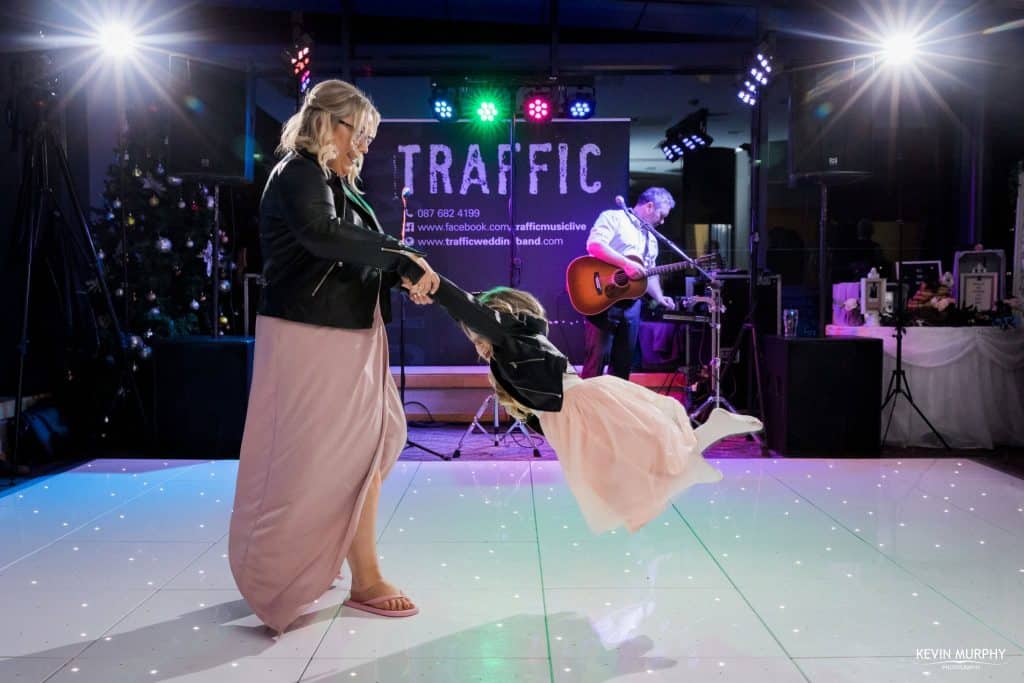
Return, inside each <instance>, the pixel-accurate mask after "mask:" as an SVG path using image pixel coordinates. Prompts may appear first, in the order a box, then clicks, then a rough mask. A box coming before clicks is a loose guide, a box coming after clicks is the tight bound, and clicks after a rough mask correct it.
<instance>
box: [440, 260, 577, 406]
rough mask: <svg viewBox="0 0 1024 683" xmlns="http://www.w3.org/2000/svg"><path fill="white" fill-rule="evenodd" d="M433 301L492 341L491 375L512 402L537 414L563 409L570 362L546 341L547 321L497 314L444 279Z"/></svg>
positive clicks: (532, 317) (523, 316)
mask: <svg viewBox="0 0 1024 683" xmlns="http://www.w3.org/2000/svg"><path fill="white" fill-rule="evenodd" d="M434 300H435V301H436V302H437V303H439V304H441V305H442V306H444V307H445V309H446V310H447V311H448V313H449V315H451V316H452V317H453V318H455V319H456V320H457V321H459V322H461V323H463V324H464V325H466V327H468V328H469V329H471V330H473V331H474V332H476V333H477V334H479V335H480V336H481V337H484V338H485V339H487V341H489V342H490V343H491V345H492V346H493V353H492V356H491V363H490V365H491V374H492V375H494V379H495V380H496V381H497V382H498V384H500V385H501V386H502V387H503V388H504V389H505V391H507V392H508V393H509V394H510V395H511V396H512V397H513V398H514V399H516V400H517V401H519V402H520V403H522V404H523V405H524V406H526V407H527V408H531V409H533V410H540V411H545V412H552V413H554V412H558V411H560V410H561V409H562V395H563V394H562V376H563V375H564V374H565V370H566V367H568V364H569V361H568V359H567V358H566V357H565V356H564V355H563V354H562V352H561V351H559V350H558V348H557V347H556V346H555V345H554V344H552V343H551V341H550V340H549V339H548V338H547V336H546V335H547V333H548V323H547V321H546V320H543V319H541V318H536V317H534V316H531V315H527V314H525V313H521V314H519V315H518V316H513V315H510V314H508V313H502V312H499V311H495V310H494V309H492V308H488V307H487V306H484V305H483V304H481V303H480V302H479V301H477V299H476V297H474V296H473V295H472V294H469V293H468V292H466V291H464V290H462V289H460V288H459V287H457V286H456V285H455V284H453V283H452V282H451V281H450V280H448V279H446V278H444V277H442V278H441V286H440V287H439V288H438V290H437V293H436V294H434Z"/></svg>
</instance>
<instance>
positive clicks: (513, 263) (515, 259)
mask: <svg viewBox="0 0 1024 683" xmlns="http://www.w3.org/2000/svg"><path fill="white" fill-rule="evenodd" d="M508 148H509V152H508V154H509V169H508V187H509V192H508V204H507V205H506V206H507V211H508V229H509V275H508V279H509V285H510V286H511V287H518V286H519V276H520V274H521V273H522V269H523V262H522V259H521V258H520V257H519V242H518V240H517V238H516V221H515V194H516V193H515V187H516V165H515V156H514V155H515V149H516V115H515V112H513V113H512V115H511V118H510V119H509V147H508ZM476 294H477V293H476V292H474V296H475V295H476ZM488 406H491V407H492V408H493V411H494V412H493V415H494V432H493V434H492V436H493V437H494V445H495V446H498V445H500V444H501V442H502V441H504V440H505V439H506V438H508V437H509V436H511V435H512V432H514V431H516V430H518V431H519V432H521V433H522V434H523V435H525V436H526V438H527V439H529V440H530V447H531V448H532V449H533V457H535V458H539V457H540V449H538V448H537V444H536V443H535V442H534V440H533V435H532V434H531V433H530V430H529V428H528V427H527V426H526V425H525V424H523V421H522V420H520V419H519V418H517V417H516V416H514V415H511V414H509V417H511V418H512V425H511V426H510V427H509V428H508V429H507V430H505V433H504V434H500V424H499V420H498V392H497V391H495V392H492V393H491V394H489V395H488V396H486V397H485V398H484V400H483V402H482V403H481V404H480V407H479V408H477V411H476V415H474V416H473V421H472V422H470V423H469V427H467V428H466V431H465V432H464V433H463V434H462V438H461V439H459V443H458V444H457V445H456V446H455V450H454V451H453V452H452V457H453V458H458V457H460V456H461V455H462V452H461V451H462V442H463V441H465V440H466V437H467V436H469V435H470V434H472V433H473V432H474V431H475V430H479V431H480V433H481V434H491V432H489V431H488V430H487V428H486V427H484V426H483V424H481V422H480V418H481V416H483V414H484V413H485V412H486V411H487V407H488Z"/></svg>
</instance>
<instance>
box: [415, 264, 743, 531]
mask: <svg viewBox="0 0 1024 683" xmlns="http://www.w3.org/2000/svg"><path fill="white" fill-rule="evenodd" d="M409 284H411V282H410V283H409ZM411 297H412V299H413V300H414V301H416V302H417V303H429V302H430V299H431V296H430V295H428V294H423V293H422V292H415V291H414V292H412V293H411ZM433 299H434V300H436V301H437V302H438V303H440V304H441V305H442V306H444V307H445V309H446V310H447V311H448V313H449V314H450V315H451V316H452V317H453V318H454V319H455V320H456V321H458V322H459V324H460V325H461V326H462V328H463V330H464V331H465V332H466V334H467V336H468V337H469V338H470V341H472V342H473V344H474V345H475V346H476V350H477V353H478V354H479V355H480V357H481V358H483V359H484V360H486V361H488V363H489V364H490V370H491V381H492V383H493V384H494V388H495V390H496V391H497V394H498V400H499V401H500V402H501V403H502V404H503V405H504V406H505V408H506V409H507V410H508V412H509V413H510V414H512V415H514V416H516V417H518V418H519V419H522V420H527V419H531V418H532V417H533V416H536V418H537V420H538V421H539V423H540V427H541V428H542V429H543V431H544V436H545V437H546V438H547V440H548V442H549V443H550V444H551V447H552V448H554V450H555V454H556V455H557V456H558V461H559V463H561V466H562V473H563V474H564V475H565V481H566V484H567V485H568V486H569V489H570V490H571V491H572V493H573V496H574V497H575V498H576V502H577V503H578V505H579V507H580V511H581V512H582V513H583V516H584V518H585V519H586V521H587V524H588V525H589V526H590V529H591V530H592V531H593V532H594V533H601V532H603V531H609V530H611V529H615V528H617V527H619V526H623V527H625V528H626V529H628V530H629V531H636V530H637V529H639V528H641V527H642V526H644V525H645V524H647V523H648V522H650V521H651V520H652V519H654V518H655V517H657V516H658V515H659V514H661V512H662V511H663V510H664V509H665V507H666V506H667V505H668V504H669V501H670V500H671V499H672V497H673V496H675V495H676V494H678V493H679V492H681V491H683V490H684V489H686V488H688V487H690V486H692V485H693V484H699V483H713V482H716V481H719V480H720V479H721V478H722V474H721V472H719V471H718V470H716V469H715V468H714V467H712V466H711V464H709V463H708V462H707V461H706V460H705V459H704V456H703V451H704V450H706V449H707V447H708V446H710V445H711V444H713V443H715V442H716V441H718V440H720V439H723V438H725V437H726V436H729V435H732V434H748V433H753V432H757V431H760V430H761V428H762V425H761V421H760V420H758V419H757V418H755V417H750V416H747V415H734V414H732V413H729V412H726V411H725V410H721V409H715V410H713V411H711V415H710V416H709V417H708V420H707V422H705V423H704V424H703V425H701V426H700V427H698V428H697V429H696V430H694V429H693V428H692V427H691V426H690V420H689V418H688V417H687V415H686V411H685V410H684V409H683V407H682V406H681V405H680V404H679V402H678V401H676V400H675V399H673V398H671V397H669V396H664V395H662V394H657V393H655V392H653V391H650V390H649V389H647V388H645V387H642V386H640V385H639V384H633V383H632V382H629V381H626V380H624V379H621V378H619V377H617V376H615V375H600V376H598V377H592V378H589V379H581V378H580V377H579V376H578V375H577V374H576V371H575V370H574V369H573V367H572V366H571V365H569V363H568V360H567V359H566V357H565V356H564V355H563V354H562V353H561V352H560V351H559V350H558V349H557V348H556V347H555V345H554V344H552V343H551V341H550V340H549V339H548V338H547V333H548V321H547V320H546V319H545V315H544V308H543V307H542V306H541V304H540V302H539V301H537V299H536V298H535V297H534V296H533V295H532V294H530V293H529V292H524V291H522V290H519V289H511V288H509V287H496V288H494V289H492V290H490V291H487V292H484V293H483V294H481V295H480V296H479V297H474V296H471V295H470V294H467V293H466V292H464V291H463V290H461V289H459V288H458V287H456V286H455V285H454V284H452V283H451V282H450V281H448V280H446V279H445V278H441V286H440V288H439V289H438V290H437V293H436V294H435V295H434V296H433Z"/></svg>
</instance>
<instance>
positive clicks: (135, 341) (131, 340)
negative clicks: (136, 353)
mask: <svg viewBox="0 0 1024 683" xmlns="http://www.w3.org/2000/svg"><path fill="white" fill-rule="evenodd" d="M140 346H142V339H140V338H139V335H137V334H133V335H132V336H130V337H128V348H130V349H137V348H139V347H140Z"/></svg>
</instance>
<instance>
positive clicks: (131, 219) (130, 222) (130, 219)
mask: <svg viewBox="0 0 1024 683" xmlns="http://www.w3.org/2000/svg"><path fill="white" fill-rule="evenodd" d="M128 225H129V226H134V225H135V216H133V215H131V214H128Z"/></svg>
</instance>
